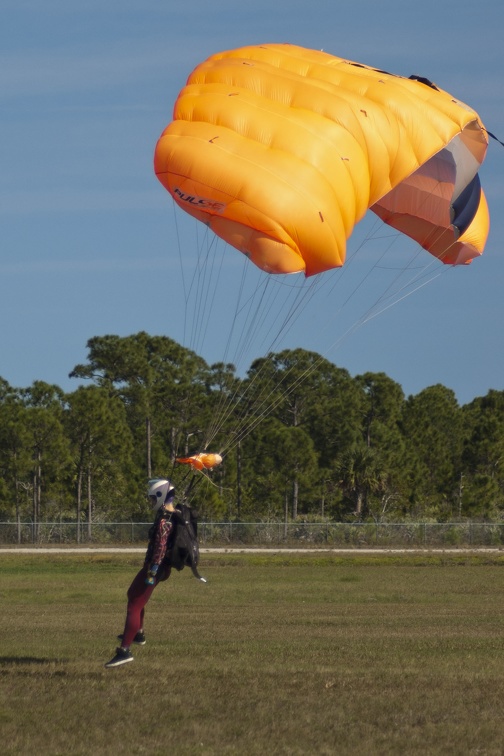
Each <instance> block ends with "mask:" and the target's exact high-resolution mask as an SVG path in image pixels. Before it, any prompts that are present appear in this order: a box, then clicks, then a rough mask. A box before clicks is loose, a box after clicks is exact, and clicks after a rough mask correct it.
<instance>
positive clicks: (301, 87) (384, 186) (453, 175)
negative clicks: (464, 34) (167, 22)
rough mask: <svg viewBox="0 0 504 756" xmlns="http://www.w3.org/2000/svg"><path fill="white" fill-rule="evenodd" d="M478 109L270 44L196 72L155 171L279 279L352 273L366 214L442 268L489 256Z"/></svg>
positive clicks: (413, 81) (184, 202)
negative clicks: (355, 237) (348, 258)
mask: <svg viewBox="0 0 504 756" xmlns="http://www.w3.org/2000/svg"><path fill="white" fill-rule="evenodd" d="M487 144H488V136H487V132H486V130H485V128H484V126H483V124H482V123H481V121H480V118H479V116H478V114H477V113H476V112H475V111H474V110H472V109H471V108H469V107H468V106H467V105H465V104H464V103H462V102H460V101H459V100H456V99H455V98H453V97H452V96H451V95H450V94H448V93H447V92H444V91H442V90H440V89H438V88H437V87H435V86H434V85H432V84H431V82H429V81H427V80H426V79H422V78H421V77H414V78H404V77H401V76H395V75H393V74H389V73H387V72H384V71H380V70H376V69H373V68H370V67H368V66H365V65H361V64H358V63H354V62H352V61H348V60H344V59H341V58H337V57H334V56H331V55H328V54H327V53H324V52H320V51H313V50H306V49H304V48H300V47H296V46H292V45H262V46H256V47H244V48H240V49H238V50H232V51H228V52H223V53H219V54H217V55H214V56H212V57H210V58H209V59H208V60H207V61H205V62H204V63H202V64H201V65H199V66H198V67H197V68H196V69H195V70H194V71H193V73H192V74H191V75H190V77H189V79H188V81H187V85H186V87H185V88H184V89H183V90H182V91H181V93H180V95H179V97H178V99H177V102H176V104H175V107H174V119H173V122H172V123H171V124H170V125H169V126H168V127H167V129H166V130H165V131H164V132H163V134H162V136H161V137H160V139H159V141H158V144H157V147H156V152H155V159H154V164H155V172H156V175H157V176H158V178H159V180H160V181H161V183H162V184H163V185H164V186H165V187H166V189H167V190H168V191H169V192H170V194H171V195H172V197H173V199H174V200H175V202H176V203H177V204H178V205H179V206H180V207H181V208H183V209H184V210H185V211H186V212H188V213H189V214H190V215H192V216H194V217H195V218H197V219H198V220H200V221H202V222H203V223H205V224H206V225H208V226H209V227H210V228H211V229H212V230H213V231H214V232H215V233H216V234H217V235H218V236H220V237H221V238H223V239H224V240H226V241H227V242H229V243H230V244H231V245H232V246H234V247H236V248H237V249H239V250H240V251H241V252H243V253H244V254H245V255H246V256H247V257H249V258H250V259H251V260H252V262H254V263H255V264H256V265H257V266H258V267H260V268H262V269H263V270H265V271H268V272H271V273H292V272H299V271H304V272H305V274H306V275H308V276H309V275H313V274H316V273H320V272H322V271H325V270H328V269H331V268H334V267H339V266H341V265H343V263H344V259H345V250H346V241H347V239H348V238H349V236H350V235H351V233H352V230H353V228H354V226H355V224H356V223H357V222H358V221H359V220H360V219H361V218H362V217H363V216H364V215H365V213H366V211H367V210H368V209H371V210H372V211H374V212H375V213H376V214H377V215H378V216H379V217H380V218H381V219H382V220H383V221H384V222H385V223H388V224H389V225H391V226H393V227H394V228H396V229H398V230H399V231H401V232H402V233H404V234H406V235H407V236H410V237H411V238H413V239H415V240H416V241H417V242H418V243H419V244H421V245H422V246H423V247H424V248H425V249H427V250H428V251H429V252H431V253H432V254H433V255H435V256H436V257H438V258H439V259H440V260H442V261H443V262H445V263H449V264H461V263H468V262H470V261H471V260H472V259H473V258H474V257H476V256H477V255H479V254H481V253H482V251H483V249H484V245H485V241H486V238H487V235H488V229H489V217H488V208H487V205H486V201H485V197H484V194H483V192H482V191H481V188H480V185H479V179H478V178H477V172H478V169H479V166H480V165H481V162H482V161H483V159H484V157H485V152H486V148H487Z"/></svg>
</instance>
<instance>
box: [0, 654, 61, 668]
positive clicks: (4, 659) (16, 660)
mask: <svg viewBox="0 0 504 756" xmlns="http://www.w3.org/2000/svg"><path fill="white" fill-rule="evenodd" d="M64 662H65V659H47V658H42V657H39V656H0V666H6V667H8V666H16V665H17V664H63V663H64Z"/></svg>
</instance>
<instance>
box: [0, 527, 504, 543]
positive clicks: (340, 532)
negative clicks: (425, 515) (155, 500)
mask: <svg viewBox="0 0 504 756" xmlns="http://www.w3.org/2000/svg"><path fill="white" fill-rule="evenodd" d="M150 526H151V523H146V522H93V523H91V524H88V523H87V522H86V523H76V522H40V523H36V524H35V523H31V522H23V523H21V524H20V525H19V526H18V525H17V524H16V523H11V522H0V546H8V545H17V544H37V545H44V544H54V545H58V544H68V545H70V544H76V543H80V544H93V545H118V546H121V545H129V544H138V545H143V544H145V543H146V541H147V538H148V532H149V528H150ZM199 539H200V545H201V546H202V547H205V546H206V547H211V546H215V547H217V546H230V547H231V546H235V547H236V546H238V547H239V546H271V547H275V546H281V545H283V546H289V545H293V546H298V547H299V546H306V547H307V548H310V547H323V546H327V547H332V548H356V549H357V548H365V547H366V548H371V547H380V548H388V547H390V548H392V547H395V548H401V547H403V548H443V547H445V548H457V547H461V548H462V547H477V546H480V547H483V546H485V547H494V548H499V547H501V546H504V523H479V522H463V523H455V522H453V523H427V522H417V523H369V522H364V523H357V522H356V523H342V522H332V523H331V522H324V523H285V522H270V523H264V522H202V523H199Z"/></svg>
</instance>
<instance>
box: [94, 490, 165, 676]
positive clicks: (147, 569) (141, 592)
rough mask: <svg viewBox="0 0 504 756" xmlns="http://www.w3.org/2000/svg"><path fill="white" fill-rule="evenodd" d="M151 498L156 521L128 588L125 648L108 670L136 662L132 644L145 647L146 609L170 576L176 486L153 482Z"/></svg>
mask: <svg viewBox="0 0 504 756" xmlns="http://www.w3.org/2000/svg"><path fill="white" fill-rule="evenodd" d="M148 496H149V501H150V503H151V506H152V511H153V513H154V514H155V519H154V523H153V525H152V527H151V528H150V530H149V544H148V546H147V552H146V554H145V562H144V565H143V567H142V569H141V570H140V571H139V572H138V574H137V575H136V576H135V578H134V579H133V582H132V583H131V585H130V587H129V589H128V593H127V597H128V605H127V609H126V623H125V626H124V632H123V633H122V635H119V636H118V638H119V639H120V640H121V645H120V646H119V647H118V648H116V653H115V656H114V657H113V658H112V659H111V660H110V661H109V662H107V663H106V664H105V667H107V668H108V669H110V668H111V667H119V666H120V665H122V664H127V663H128V662H132V661H133V656H132V654H131V651H130V646H131V644H132V643H135V644H137V645H140V646H143V645H145V633H144V626H143V624H144V614H145V606H146V604H147V602H148V601H149V599H150V597H151V595H152V592H153V590H154V588H155V587H156V585H157V584H158V583H159V582H161V581H162V580H167V579H168V578H169V577H170V572H171V567H170V566H168V565H166V564H163V560H164V558H165V555H166V552H167V549H168V546H169V542H170V535H171V534H172V532H173V525H174V522H173V516H174V513H175V506H174V503H173V502H174V498H175V487H174V486H173V485H172V483H171V482H170V481H169V480H167V479H165V478H161V479H157V480H151V481H150V483H149V490H148Z"/></svg>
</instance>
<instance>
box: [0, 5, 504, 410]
mask: <svg viewBox="0 0 504 756" xmlns="http://www.w3.org/2000/svg"><path fill="white" fill-rule="evenodd" d="M503 28H504V10H503V6H502V2H501V0H482V2H480V3H479V4H478V5H477V6H475V5H472V6H471V5H464V4H460V3H459V2H453V1H452V0H443V2H439V0H437V1H435V2H433V1H432V0H425V2H423V3H417V2H410V1H409V0H384V1H383V2H380V3H376V2H374V1H372V0H348V2H347V1H346V0H345V1H344V2H337V0H325V1H323V0H311V1H310V2H301V0H276V2H275V3H272V2H271V0H267V1H266V0H265V1H263V0H255V2H254V0H251V2H249V3H247V4H246V5H244V4H240V3H237V2H230V1H228V0H215V2H213V3H208V2H207V0H192V2H190V3H175V2H174V0H165V2H162V1H161V0H155V1H154V0H142V2H140V0H138V1H134V0H121V2H119V0H99V1H98V0H88V1H87V2H86V3H85V4H83V3H77V2H74V1H73V0H44V2H43V3H41V2H39V1H38V0H3V3H2V11H1V24H0V51H1V52H0V60H1V65H0V108H1V113H2V115H1V139H0V166H1V170H0V318H1V324H2V328H1V329H0V376H1V377H3V378H4V379H5V380H7V381H8V382H9V383H10V384H11V385H12V386H16V387H24V386H29V385H30V384H31V383H32V382H33V381H34V380H44V381H47V382H48V383H55V384H57V385H59V386H61V387H62V388H63V389H64V390H68V391H70V390H73V389H75V388H76V387H77V383H76V381H75V380H70V379H68V373H69V372H70V371H71V370H72V368H73V367H74V366H75V365H76V364H77V363H79V362H83V361H85V359H86V354H87V352H86V342H87V340H88V339H89V338H91V337H93V336H96V335H102V334H108V333H114V334H119V335H121V336H126V335H129V334H133V333H137V332H138V331H141V330H145V331H147V332H148V333H151V334H153V335H154V334H164V335H167V336H170V337H171V338H174V339H176V340H177V341H180V342H181V343H183V344H184V345H185V346H188V347H190V348H193V349H195V350H196V351H197V352H198V353H199V354H201V355H202V356H203V357H204V358H205V359H206V360H207V361H208V362H215V361H220V360H222V359H224V358H226V359H229V360H232V361H235V362H236V363H237V365H238V367H239V368H241V369H242V370H243V369H246V367H248V364H250V361H251V360H252V359H253V358H255V357H257V356H259V355H260V354H262V353H263V352H266V351H268V349H270V348H273V349H275V350H277V349H280V348H283V347H284V346H288V347H295V346H301V347H303V348H305V349H312V350H314V351H317V352H320V353H321V354H324V355H325V356H327V357H328V358H329V359H331V360H332V361H333V362H335V363H336V364H337V365H339V366H340V367H344V368H347V369H348V370H349V371H350V373H351V374H352V375H356V374H359V373H363V372H366V371H374V372H380V371H383V372H385V373H387V375H389V376H390V377H391V378H392V379H394V380H395V381H397V382H398V383H399V384H400V385H401V386H402V388H403V390H404V392H405V394H406V395H409V394H416V393H418V392H419V391H421V390H422V389H423V388H425V387H427V386H430V385H433V384H436V383H442V384H444V385H445V386H447V387H448V388H451V389H453V390H454V391H455V393H456V395H457V398H458V400H459V401H460V402H461V403H466V402H469V401H471V400H472V399H473V398H474V397H476V396H483V395H484V394H486V393H487V391H488V390H489V389H491V388H493V389H498V390H503V389H504V349H503V343H502V341H503V338H502V328H503V324H504V296H503V292H502V282H503V281H504V254H503V247H502V243H501V239H502V237H503V235H504V212H503V210H504V148H502V147H501V146H500V145H498V144H497V143H496V142H493V143H491V144H490V148H489V151H488V156H487V160H486V162H485V164H484V165H483V168H482V170H481V173H480V175H481V178H482V183H483V186H484V189H485V192H486V194H487V198H488V202H489V206H490V213H491V231H490V238H489V241H488V244H487V248H486V250H485V254H484V255H483V257H482V258H481V259H479V260H476V261H475V262H474V263H473V264H472V265H470V266H469V267H468V268H463V269H461V268H455V269H453V268H449V269H448V268H443V270H442V271H440V270H439V267H440V266H437V267H433V266H432V265H430V256H429V255H427V253H422V255H425V258H429V260H427V259H424V258H423V257H420V256H418V255H417V250H416V249H414V248H412V246H411V244H409V243H408V242H407V241H405V240H398V239H395V240H393V244H391V247H390V250H389V251H388V252H387V258H386V262H385V261H384V268H386V269H387V270H386V271H382V272H383V276H384V277H385V276H386V275H388V276H389V280H390V276H392V278H393V280H395V278H396V273H393V272H392V271H394V270H395V271H397V269H399V268H400V266H401V265H404V264H405V263H404V261H405V260H406V259H408V260H410V261H413V262H412V263H408V264H412V265H413V266H416V265H417V264H418V266H420V267H421V268H422V273H421V277H420V278H419V279H418V281H419V282H420V283H422V284H423V283H426V285H422V287H421V288H419V289H418V290H417V291H415V292H414V293H412V294H411V295H410V296H408V297H406V298H402V299H401V301H399V302H398V303H397V304H395V305H394V306H393V307H389V308H388V309H386V310H385V311H384V312H383V313H382V314H380V315H379V316H377V317H374V318H373V319H372V320H370V321H369V322H366V323H365V324H363V325H362V326H361V327H358V328H355V326H356V325H358V324H359V321H360V319H361V318H362V317H363V315H364V316H365V313H366V312H367V309H368V307H369V306H370V305H371V304H372V303H373V302H375V301H376V300H377V298H378V299H379V297H380V292H381V293H382V294H383V291H386V290H387V287H388V286H389V285H390V284H389V283H386V282H384V283H382V282H381V281H373V282H371V281H369V280H368V278H367V276H366V274H365V272H363V271H365V270H366V268H365V266H366V265H368V268H369V259H370V258H372V257H373V255H376V254H381V252H378V251H377V249H378V248H379V247H380V245H382V247H383V245H384V244H385V243H386V244H387V245H388V244H389V242H388V241H387V242H384V241H383V240H380V239H379V238H376V237H377V235H378V236H380V231H379V230H377V229H376V226H375V223H374V217H373V218H372V219H369V220H368V219H366V220H365V221H364V222H363V223H362V224H360V226H359V227H358V228H357V229H356V231H355V233H354V235H353V236H352V238H351V240H350V242H349V247H348V249H349V259H351V260H352V268H350V267H349V272H348V273H345V277H344V278H343V277H341V276H340V277H339V278H338V277H328V278H327V280H326V281H323V282H316V283H312V282H311V281H310V283H309V284H308V285H305V287H304V289H303V291H304V294H303V297H304V299H303V308H302V310H301V311H300V313H299V316H298V317H297V319H296V321H295V323H293V324H292V327H290V328H288V329H287V328H286V329H281V328H280V324H281V323H282V322H283V317H284V316H285V313H287V312H290V307H291V304H292V301H293V300H291V303H290V304H289V303H287V304H283V299H282V297H283V294H284V292H285V291H286V290H287V289H289V288H292V289H293V290H295V292H296V293H297V294H298V290H299V288H300V287H301V286H302V282H295V281H293V282H292V284H291V283H285V282H275V283H274V284H271V285H270V284H269V283H268V284H265V283H264V282H263V280H262V279H261V280H259V284H258V283H257V279H255V282H254V283H252V284H251V285H252V286H258V285H259V286H263V287H264V286H267V287H270V286H271V287H272V288H271V290H270V289H268V296H270V297H271V300H272V302H274V304H275V306H277V307H278V308H279V309H278V311H277V312H275V311H274V310H273V309H271V310H270V309H264V310H262V311H261V312H262V316H261V318H262V320H261V325H260V328H259V326H257V331H256V332H255V337H256V338H255V341H254V342H253V343H250V344H249V343H248V341H246V339H244V338H243V333H244V331H243V330H242V331H240V344H241V345H245V346H243V350H241V349H240V348H239V347H238V346H236V345H235V346H232V345H231V342H232V338H237V336H238V333H237V328H235V331H234V333H233V335H231V323H232V322H233V320H234V313H235V311H236V301H237V291H238V290H239V288H240V286H241V281H242V279H243V277H244V276H246V277H247V280H248V279H249V278H252V279H253V276H254V275H255V271H254V273H252V272H250V271H249V270H244V264H246V265H248V267H249V268H251V267H252V266H250V265H249V264H247V263H246V261H244V260H243V259H241V256H240V255H239V253H238V252H236V251H235V250H233V249H230V248H223V249H221V248H220V247H219V246H218V245H217V247H216V254H218V255H219V258H218V259H219V260H221V262H220V263H219V271H220V273H219V279H218V281H216V283H215V287H221V288H215V289H214V288H213V284H212V289H211V291H212V296H211V306H210V296H208V298H207V299H206V300H205V305H204V307H205V309H204V310H203V309H201V307H202V306H201V303H200V307H199V309H198V308H197V305H196V303H195V301H192V300H191V296H192V297H193V298H194V297H195V292H196V290H195V289H194V288H193V289H191V291H190V292H189V291H188V286H189V282H190V280H191V279H190V275H191V273H190V270H191V266H194V260H195V250H196V248H197V247H199V248H200V249H203V248H205V245H206V244H209V243H210V242H209V241H207V240H206V239H205V237H204V228H203V227H201V228H200V229H197V228H195V227H194V226H195V223H194V222H193V221H191V220H190V219H188V218H186V217H185V216H184V214H183V213H182V212H181V211H179V210H176V211H175V209H174V208H173V204H172V202H171V199H170V198H169V196H168V194H167V193H166V192H165V190H164V189H163V188H162V186H161V185H160V184H159V182H158V181H157V179H156V178H155V176H154V173H153V167H152V160H153V152H154V148H155V144H156V141H157V139H158V138H159V136H160V134H161V132H162V130H163V129H164V127H165V126H166V125H167V124H168V123H169V121H170V119H171V112H172V107H173V103H174V101H175V99H176V96H177V94H178V92H179V90H180V89H181V88H182V86H183V85H184V83H185V79H186V78H187V76H188V74H189V73H190V72H191V70H192V69H193V68H194V67H195V66H196V65H197V64H198V63H200V62H201V61H202V60H204V59H205V58H206V57H208V56H209V55H211V54H212V53H215V52H219V51H221V50H225V49H230V48H233V47H239V46H241V45H244V44H261V43H265V42H290V43H294V44H298V45H302V46H305V47H313V48H317V49H324V50H325V51H326V52H329V53H332V54H334V55H337V56H341V57H346V58H349V59H351V60H355V61H360V62H363V63H367V64H369V65H372V66H376V67H379V68H383V69H386V70H389V71H391V72H394V73H398V74H402V75H406V76H408V75H410V74H412V73H415V74H420V75H423V76H426V77H428V78H430V79H432V80H434V81H435V82H436V83H437V84H438V85H439V86H440V87H442V88H443V89H446V90H448V91H450V92H452V94H454V95H456V96H457V97H458V98H460V99H461V100H464V101H465V102H467V103H469V104H470V105H471V106H472V107H474V108H475V109H476V110H477V111H478V112H479V114H480V116H481V118H482V120H483V122H484V123H485V125H486V126H487V128H488V129H489V130H490V131H492V132H494V133H495V134H496V135H497V136H499V137H500V138H501V139H502V140H503V141H504V98H503V97H502V91H503V71H504V48H503V45H502V29H503ZM183 216H184V217H183ZM222 247H224V245H222ZM221 256H222V257H221ZM181 259H183V263H182V264H181ZM354 260H355V262H353V261H354ZM417 261H418V263H417ZM427 265H428V270H426V272H425V273H424V272H423V268H424V266H427ZM353 270H355V279H354V280H352V278H351V276H352V275H353ZM331 275H332V274H330V276H331ZM431 279H432V280H431ZM253 280H254V279H253ZM427 281H428V283H427ZM199 285H200V286H201V285H202V284H201V283H200V284H199ZM368 285H369V291H368ZM184 287H185V288H184ZM380 287H381V288H380ZM412 288H416V284H412V285H411V287H410V289H412ZM260 291H261V292H262V291H263V290H262V289H260ZM354 292H355V295H354ZM350 294H351V295H352V296H350ZM261 296H264V295H263V294H261ZM294 296H296V294H295V295H294ZM401 297H402V294H400V295H398V296H397V298H398V299H399V298H401ZM264 298H265V297H264ZM196 299H198V296H196ZM296 301H297V300H296ZM382 301H383V304H382V305H380V307H379V309H382V307H383V306H384V305H385V306H386V303H385V300H382ZM272 307H273V304H272ZM282 307H283V308H284V309H282ZM358 307H361V309H360V310H359V309H358ZM196 309H197V310H198V315H196V314H195V313H196ZM247 333H248V331H247ZM345 334H346V335H345Z"/></svg>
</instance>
